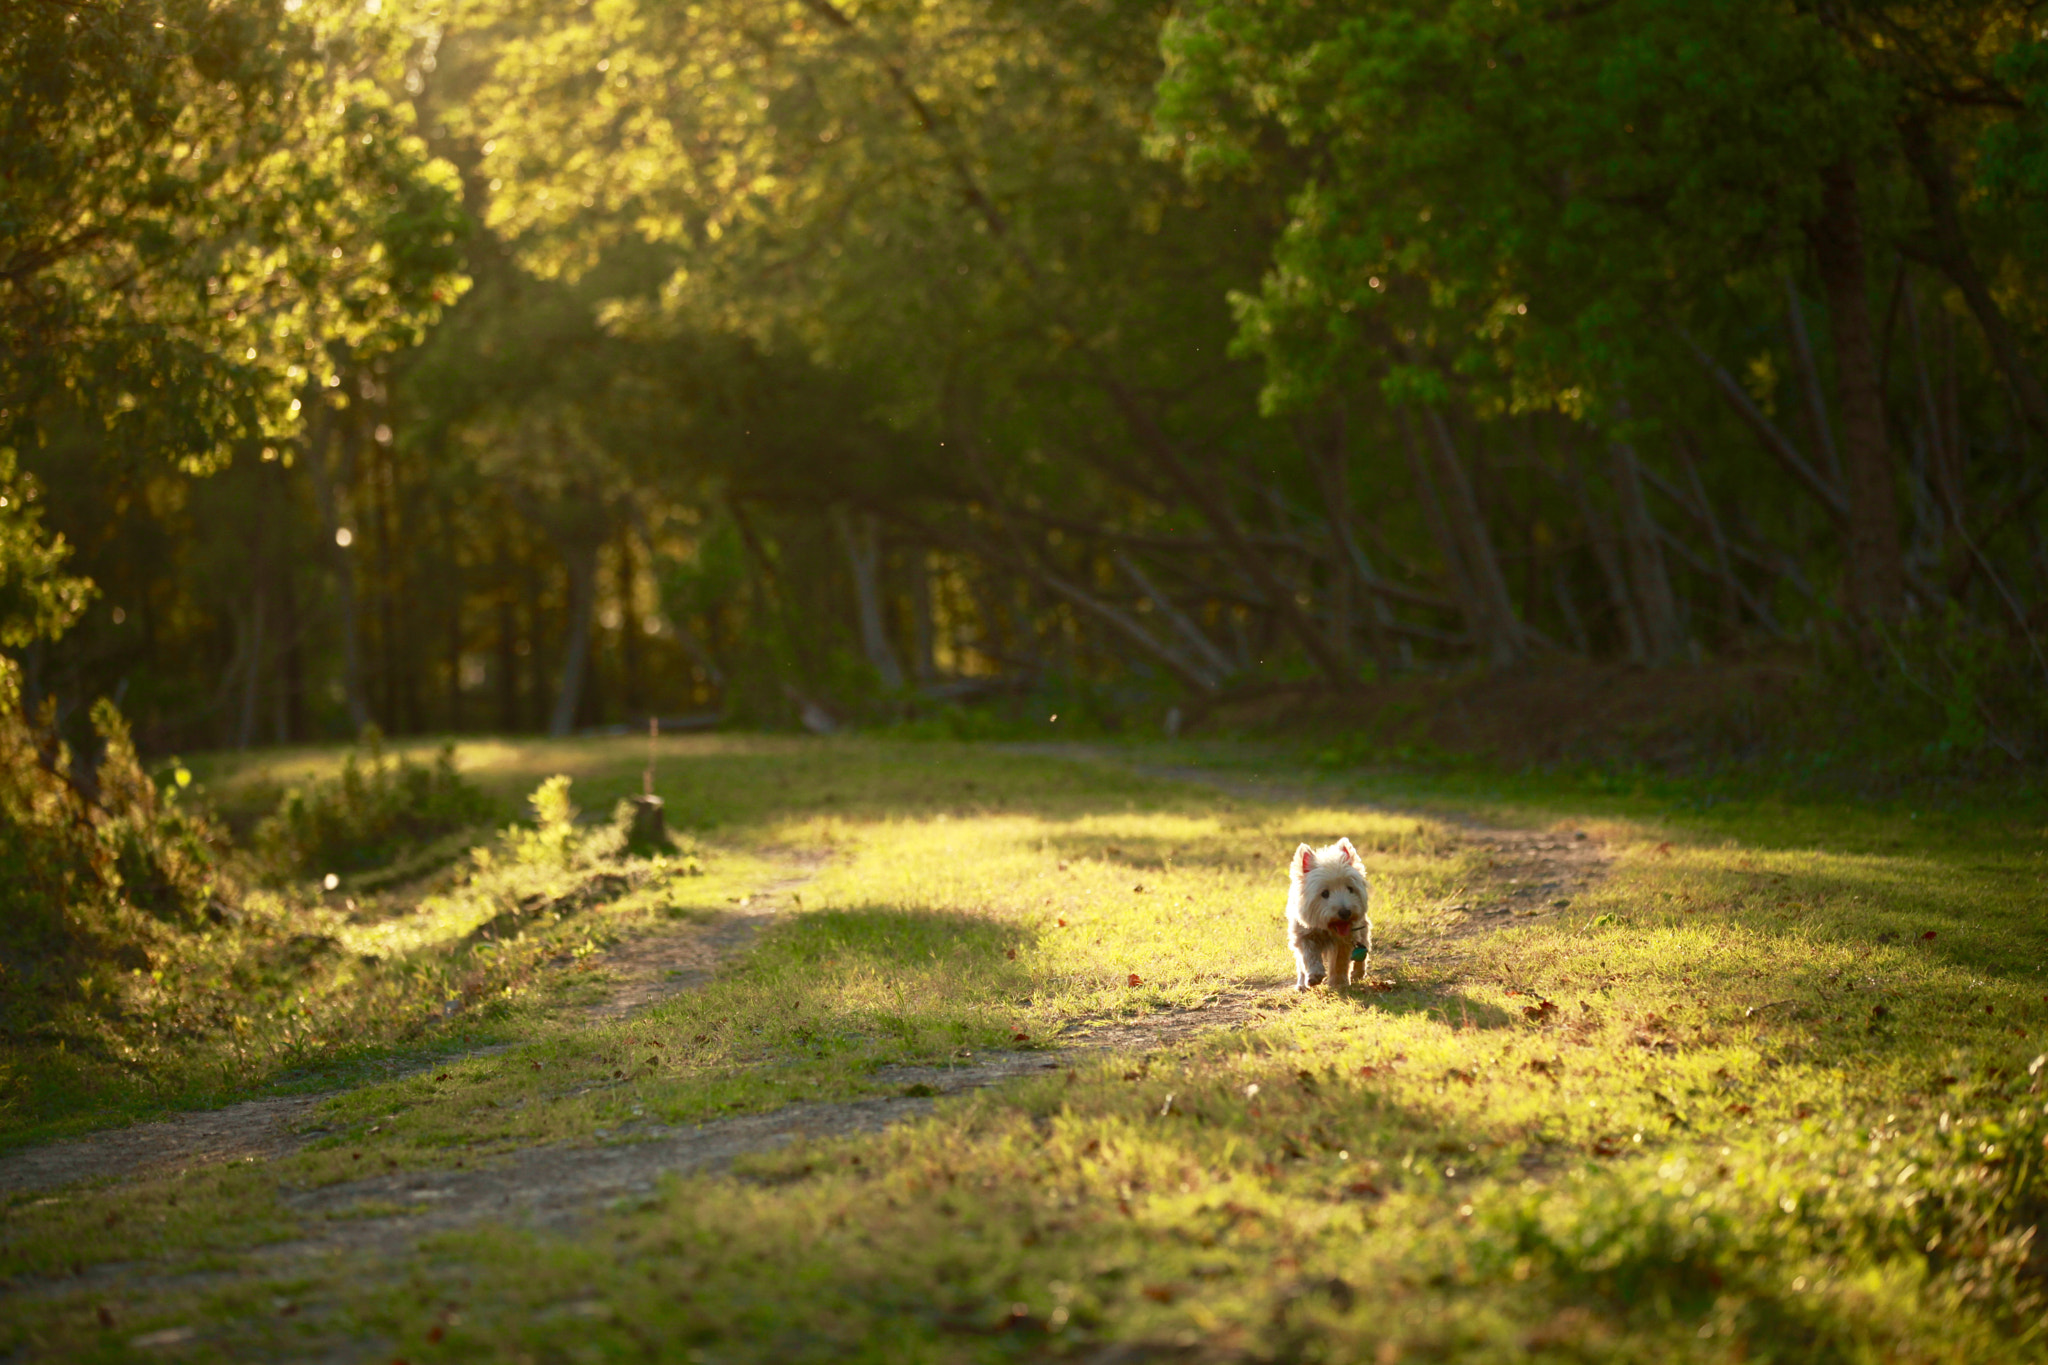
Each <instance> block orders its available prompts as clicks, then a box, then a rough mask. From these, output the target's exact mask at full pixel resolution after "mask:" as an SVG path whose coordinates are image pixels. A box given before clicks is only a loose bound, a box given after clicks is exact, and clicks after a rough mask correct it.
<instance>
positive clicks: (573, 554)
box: [548, 540, 598, 738]
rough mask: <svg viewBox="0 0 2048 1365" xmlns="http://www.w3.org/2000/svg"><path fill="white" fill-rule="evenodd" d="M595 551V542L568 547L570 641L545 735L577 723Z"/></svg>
mask: <svg viewBox="0 0 2048 1365" xmlns="http://www.w3.org/2000/svg"><path fill="white" fill-rule="evenodd" d="M597 549H598V544H597V542H596V541H594V540H589V541H580V542H577V543H574V544H572V545H570V546H568V547H567V553H566V554H565V555H564V556H563V557H564V559H565V560H566V561H567V564H568V570H569V638H568V639H567V640H565V641H563V643H562V680H561V684H560V685H559V686H558V687H557V688H556V689H555V712H554V715H552V716H551V717H549V719H548V733H549V734H550V735H553V736H555V737H556V738H560V737H561V736H563V735H566V734H568V733H569V731H570V730H571V729H572V728H573V727H574V726H575V724H576V709H577V707H579V706H581V705H582V704H583V682H584V677H585V675H586V674H587V673H588V672H589V668H590V623H591V618H592V617H593V616H594V615H595V614H596V610H597Z"/></svg>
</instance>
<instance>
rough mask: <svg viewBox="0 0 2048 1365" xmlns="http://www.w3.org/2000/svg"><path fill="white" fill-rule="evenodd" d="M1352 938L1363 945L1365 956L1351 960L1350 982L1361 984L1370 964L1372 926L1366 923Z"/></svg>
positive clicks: (1364, 979) (1364, 980)
mask: <svg viewBox="0 0 2048 1365" xmlns="http://www.w3.org/2000/svg"><path fill="white" fill-rule="evenodd" d="M1353 938H1354V940H1355V941H1357V942H1358V943H1360V944H1361V945H1362V946H1363V947H1364V949H1365V956H1364V957H1356V958H1353V959H1352V960H1351V984H1352V985H1354V986H1363V985H1364V984H1365V982H1366V976H1365V972H1366V968H1368V967H1370V966H1372V926H1371V925H1370V924H1368V925H1366V926H1365V927H1364V928H1363V929H1360V930H1358V931H1357V933H1355V934H1354V935H1353Z"/></svg>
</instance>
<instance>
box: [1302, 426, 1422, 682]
mask: <svg viewBox="0 0 2048 1365" xmlns="http://www.w3.org/2000/svg"><path fill="white" fill-rule="evenodd" d="M1349 438H1350V415H1349V413H1348V412H1347V411H1346V409H1345V408H1344V407H1343V406H1342V405H1341V404H1340V405H1339V406H1338V408H1337V410H1336V412H1335V413H1334V414H1333V415H1332V418H1331V439H1330V441H1329V443H1328V447H1327V449H1326V451H1325V452H1324V454H1323V458H1322V459H1320V460H1318V459H1317V458H1316V451H1315V449H1314V448H1313V447H1312V446H1311V447H1310V449H1309V459H1310V462H1311V464H1312V465H1313V466H1314V467H1315V469H1316V472H1317V474H1318V475H1320V477H1319V479H1318V483H1320V484H1321V486H1322V495H1323V496H1322V502H1323V513H1324V516H1325V518H1326V519H1327V521H1328V523H1329V528H1330V541H1331V548H1332V549H1333V550H1335V551H1336V555H1337V562H1338V570H1337V581H1338V583H1339V584H1340V585H1341V587H1342V589H1343V592H1342V594H1341V596H1340V597H1339V599H1338V603H1339V607H1340V610H1341V612H1342V619H1343V620H1344V621H1345V623H1346V625H1347V627H1348V624H1349V620H1350V618H1351V617H1352V615H1354V612H1353V611H1352V610H1351V608H1352V607H1353V605H1354V603H1357V602H1358V600H1359V599H1358V598H1357V597H1356V596H1355V595H1354V594H1353V593H1352V592H1351V588H1352V586H1353V584H1354V583H1355V584H1356V585H1357V587H1359V588H1361V589H1363V602H1362V605H1363V607H1364V612H1363V615H1364V617H1365V638H1366V641H1367V646H1368V648H1370V649H1371V651H1372V657H1373V662H1374V663H1376V664H1378V665H1379V667H1380V668H1381V669H1383V670H1384V669H1390V668H1393V667H1395V666H1396V664H1397V663H1399V662H1400V658H1399V651H1398V647H1397V646H1396V645H1395V643H1394V640H1393V624H1394V613H1393V611H1392V610H1391V609H1389V608H1388V606H1387V601H1386V598H1385V597H1384V596H1383V595H1382V593H1381V589H1382V588H1383V586H1384V585H1383V584H1382V583H1381V581H1380V577H1379V574H1378V573H1377V572H1376V571H1375V570H1374V569H1373V566H1372V561H1371V560H1369V559H1367V558H1366V555H1365V551H1364V550H1363V549H1361V548H1360V547H1359V544H1358V537H1357V536H1356V535H1354V534H1353V533H1352V530H1351V443H1350V439H1349ZM1350 639H1351V637H1350V632H1349V630H1348V629H1347V630H1346V631H1345V635H1344V640H1345V644H1346V647H1347V651H1348V647H1349V645H1350Z"/></svg>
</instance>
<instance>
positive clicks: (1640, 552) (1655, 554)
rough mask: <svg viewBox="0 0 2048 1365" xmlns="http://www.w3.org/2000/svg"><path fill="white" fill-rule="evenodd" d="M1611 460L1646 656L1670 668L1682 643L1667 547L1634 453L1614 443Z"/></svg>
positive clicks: (1625, 446) (1653, 661) (1623, 443)
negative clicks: (1666, 559)
mask: <svg viewBox="0 0 2048 1365" xmlns="http://www.w3.org/2000/svg"><path fill="white" fill-rule="evenodd" d="M1608 456H1609V460H1610V464H1609V467H1610V469H1611V470H1612V471H1613V474H1612V478H1613V483H1614V494H1615V501H1616V502H1617V503H1618V504H1619V505H1620V510H1621V539H1622V545H1623V548H1624V549H1626V550H1627V552H1628V568H1629V580H1630V583H1631V585H1632V586H1633V588H1634V589H1635V591H1634V594H1633V596H1634V598H1635V604H1636V612H1637V619H1638V620H1640V621H1641V622H1642V630H1643V654H1644V657H1645V658H1646V659H1647V660H1648V661H1649V662H1650V663H1653V664H1660V663H1668V662H1669V661H1670V660H1671V659H1673V658H1675V657H1676V656H1677V654H1678V651H1679V649H1680V648H1681V647H1682V646H1683V644H1684V639H1683V632H1682V631H1680V629H1679V627H1678V605H1677V603H1676V601H1675V600H1674V599H1673V597H1672V595H1671V578H1670V575H1669V574H1668V573H1666V572H1665V568H1664V546H1663V544H1662V542H1661V541H1660V540H1659V539H1658V536H1657V523H1656V522H1655V521H1653V520H1652V519H1651V517H1650V504H1649V502H1648V500H1647V499H1645V498H1644V497H1643V480H1642V475H1641V473H1640V471H1639V470H1638V469H1637V467H1636V451H1635V447H1634V446H1632V445H1630V444H1629V443H1628V442H1626V441H1615V442H1612V443H1611V444H1610V445H1609V446H1608Z"/></svg>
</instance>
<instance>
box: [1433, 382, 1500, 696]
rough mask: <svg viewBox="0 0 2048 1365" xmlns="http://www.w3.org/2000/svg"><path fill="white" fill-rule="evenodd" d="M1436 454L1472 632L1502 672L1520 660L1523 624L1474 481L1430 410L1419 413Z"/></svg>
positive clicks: (1448, 432)
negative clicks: (1467, 603)
mask: <svg viewBox="0 0 2048 1365" xmlns="http://www.w3.org/2000/svg"><path fill="white" fill-rule="evenodd" d="M1422 415H1423V419H1424V421H1425V423H1426V424H1427V426H1428V428H1429V434H1430V437H1431V442H1430V444H1431V446H1432V447H1433V448H1434V449H1435V451H1436V455H1437V460H1436V468H1437V473H1438V484H1439V487H1440V489H1441V492H1442V496H1443V519H1444V521H1445V523H1446V525H1447V527H1448V529H1449V532H1450V534H1451V535H1452V536H1454V537H1456V539H1457V545H1458V555H1459V559H1460V562H1461V563H1462V564H1463V567H1464V583H1465V589H1466V591H1467V593H1469V594H1470V598H1469V600H1470V604H1471V607H1470V610H1471V612H1472V614H1473V620H1472V626H1473V633H1474V635H1475V636H1476V637H1477V639H1478V643H1479V647H1480V649H1481V650H1482V651H1484V653H1485V654H1486V661H1487V663H1488V664H1490V665H1491V666H1492V667H1494V668H1505V667H1507V666H1508V665H1510V664H1513V663H1515V662H1516V661H1517V660H1519V659H1520V658H1521V657H1522V652H1523V650H1522V627H1521V620H1520V618H1519V617H1518V616H1517V615H1516V614H1515V604H1514V600H1513V599H1512V598H1510V597H1509V596H1508V583H1507V579H1506V578H1504V577H1502V575H1501V571H1500V559H1499V557H1498V556H1497V555H1495V554H1494V551H1493V537H1492V536H1491V535H1490V534H1489V533H1488V532H1487V529H1486V518H1485V517H1484V516H1482V515H1481V514H1480V511H1479V499H1478V498H1476V497H1475V496H1473V493H1472V480H1471V479H1470V478H1469V477H1467V475H1466V473H1465V463H1464V461H1463V460H1461V459H1459V458H1458V447H1457V445H1456V444H1455V443H1454V442H1453V441H1452V440H1451V429H1450V427H1449V426H1447V425H1445V423H1444V417H1443V413H1441V412H1440V411H1438V410H1437V409H1436V408H1434V407H1425V408H1423V410H1422Z"/></svg>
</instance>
